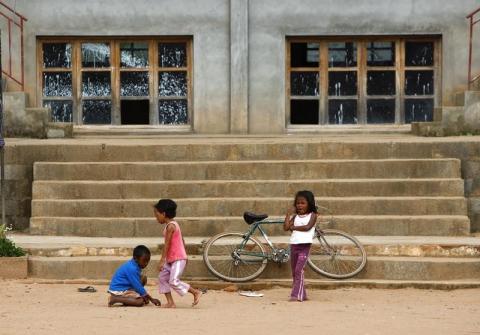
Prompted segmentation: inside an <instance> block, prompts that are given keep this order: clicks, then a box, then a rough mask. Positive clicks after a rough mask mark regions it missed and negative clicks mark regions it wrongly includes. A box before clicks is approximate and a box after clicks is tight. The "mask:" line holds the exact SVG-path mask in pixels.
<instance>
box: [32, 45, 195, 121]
mask: <svg viewBox="0 0 480 335" xmlns="http://www.w3.org/2000/svg"><path fill="white" fill-rule="evenodd" d="M38 56H39V57H38V59H39V69H40V71H39V94H38V96H39V99H40V100H41V101H40V102H39V103H40V104H41V105H43V106H45V107H50V108H51V109H52V120H53V121H58V122H75V123H76V124H85V125H105V124H153V125H169V126H170V125H188V124H189V123H190V120H191V113H192V102H191V101H192V99H191V96H192V92H191V91H192V89H191V87H192V79H191V78H192V65H191V63H192V62H191V39H189V38H175V39H174V38H167V39H145V40H142V39H135V40H130V39H127V38H115V39H101V38H88V39H83V38H82V39H80V38H67V39H65V40H53V39H39V55H38Z"/></svg>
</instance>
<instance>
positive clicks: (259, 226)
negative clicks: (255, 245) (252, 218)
mask: <svg viewBox="0 0 480 335" xmlns="http://www.w3.org/2000/svg"><path fill="white" fill-rule="evenodd" d="M283 223H284V221H283V220H262V221H257V222H254V223H252V224H251V226H250V228H249V229H248V231H247V232H246V233H245V234H244V235H243V241H242V243H241V244H240V245H239V248H238V250H237V253H238V255H245V256H253V257H258V258H262V261H263V259H265V258H266V259H268V260H272V256H273V253H274V252H275V251H277V250H278V249H277V248H276V247H275V246H274V245H273V243H272V242H271V241H270V239H269V238H268V235H267V233H266V232H265V230H263V228H262V225H267V224H283ZM257 229H258V230H259V231H260V233H261V235H262V236H263V238H264V239H265V241H266V242H267V244H268V246H269V247H270V252H267V253H266V255H265V254H262V253H258V252H249V251H246V250H244V247H245V245H246V244H247V242H248V240H249V238H250V236H252V235H254V233H255V231H256V230H257ZM242 261H243V262H245V263H247V261H245V260H242Z"/></svg>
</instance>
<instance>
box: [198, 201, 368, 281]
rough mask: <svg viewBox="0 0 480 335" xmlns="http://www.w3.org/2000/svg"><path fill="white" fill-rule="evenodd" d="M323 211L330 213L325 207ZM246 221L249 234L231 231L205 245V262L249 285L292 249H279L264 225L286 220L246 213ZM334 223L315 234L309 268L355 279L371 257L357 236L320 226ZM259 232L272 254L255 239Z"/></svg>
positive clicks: (229, 278) (220, 275)
mask: <svg viewBox="0 0 480 335" xmlns="http://www.w3.org/2000/svg"><path fill="white" fill-rule="evenodd" d="M320 208H321V209H323V210H326V211H327V212H329V213H330V211H329V210H328V209H327V208H325V207H320ZM243 218H244V220H245V222H246V223H247V224H248V225H249V226H250V227H249V229H248V230H247V231H246V232H245V233H235V232H227V233H220V234H217V235H215V236H213V237H212V238H211V239H210V240H208V241H207V242H206V244H205V247H204V251H203V260H204V262H205V265H206V266H207V268H208V270H209V271H210V272H211V273H212V274H213V275H214V276H216V277H218V278H220V279H223V280H225V281H229V282H247V281H250V280H253V279H255V278H257V277H258V276H260V275H261V274H262V272H263V271H264V270H265V268H266V267H267V263H268V262H269V261H273V262H275V263H278V264H282V263H286V262H288V261H289V259H290V250H289V248H277V247H276V246H275V245H274V244H273V243H272V242H271V241H270V239H269V237H268V235H267V234H266V232H265V230H264V229H263V228H262V227H261V226H262V225H268V224H282V225H283V223H284V221H283V220H267V218H268V215H266V214H260V215H259V214H254V213H250V212H245V213H244V215H243ZM322 224H326V225H328V226H330V225H332V224H334V219H333V216H332V215H331V213H330V214H329V217H328V218H327V219H326V220H325V219H324V220H323V221H320V223H318V222H317V224H316V226H315V234H314V239H313V241H314V242H313V243H312V246H311V248H310V256H309V258H308V265H309V266H310V267H311V268H312V269H313V270H314V271H315V272H316V273H319V274H321V275H323V276H325V277H327V278H331V279H346V278H351V277H354V276H355V275H357V274H358V273H360V271H362V270H363V268H364V267H365V265H366V263H367V254H366V252H365V249H364V247H363V246H362V244H361V243H360V242H359V241H358V240H357V239H356V238H355V237H353V236H351V235H349V234H347V233H345V232H343V231H340V230H334V229H321V228H320V226H321V225H322ZM256 230H259V231H260V233H261V235H262V236H263V238H264V239H265V241H266V242H267V245H268V247H269V248H270V251H269V252H267V251H266V250H265V247H264V245H263V244H262V243H261V242H260V241H259V240H257V239H256V238H255V237H253V235H254V233H255V231H256Z"/></svg>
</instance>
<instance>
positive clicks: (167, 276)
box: [158, 259, 190, 296]
mask: <svg viewBox="0 0 480 335" xmlns="http://www.w3.org/2000/svg"><path fill="white" fill-rule="evenodd" d="M185 265H187V260H185V259H182V260H178V261H175V262H172V263H165V265H164V266H163V268H162V271H160V273H159V274H158V292H160V294H165V293H170V292H171V291H172V290H174V291H175V292H177V293H178V294H179V295H181V296H184V295H185V294H187V293H188V289H189V288H190V285H188V284H187V283H184V282H182V281H181V280H180V276H181V275H182V273H183V270H185Z"/></svg>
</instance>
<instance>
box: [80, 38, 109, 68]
mask: <svg viewBox="0 0 480 335" xmlns="http://www.w3.org/2000/svg"><path fill="white" fill-rule="evenodd" d="M82 66H83V67H109V66H110V45H109V44H108V43H82Z"/></svg>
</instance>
